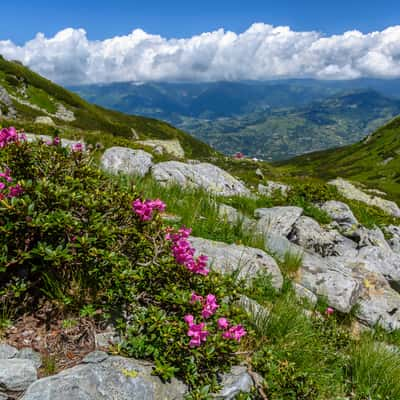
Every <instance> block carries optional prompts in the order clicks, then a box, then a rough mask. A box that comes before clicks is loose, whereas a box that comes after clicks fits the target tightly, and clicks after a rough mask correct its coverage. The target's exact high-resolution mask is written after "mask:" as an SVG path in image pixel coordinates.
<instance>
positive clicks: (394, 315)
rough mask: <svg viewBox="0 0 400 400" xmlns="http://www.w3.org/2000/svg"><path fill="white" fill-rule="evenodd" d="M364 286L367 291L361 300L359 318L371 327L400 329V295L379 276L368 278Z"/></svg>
mask: <svg viewBox="0 0 400 400" xmlns="http://www.w3.org/2000/svg"><path fill="white" fill-rule="evenodd" d="M364 286H365V287H366V291H365V292H364V294H363V296H362V298H361V299H360V301H359V305H360V308H359V310H358V313H357V318H358V319H360V320H361V321H362V322H364V323H366V324H368V325H369V326H370V327H375V326H376V325H380V326H382V327H383V328H384V329H386V330H388V331H393V330H395V329H400V295H399V294H398V293H397V292H395V291H394V290H393V289H392V288H390V286H389V285H388V284H387V283H386V282H385V281H384V280H382V279H379V277H378V278H377V279H374V278H371V277H370V279H366V280H365V282H364Z"/></svg>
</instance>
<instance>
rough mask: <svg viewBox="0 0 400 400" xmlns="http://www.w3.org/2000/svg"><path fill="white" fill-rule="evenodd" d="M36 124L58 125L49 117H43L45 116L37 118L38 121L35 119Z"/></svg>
mask: <svg viewBox="0 0 400 400" xmlns="http://www.w3.org/2000/svg"><path fill="white" fill-rule="evenodd" d="M35 124H42V125H49V126H56V124H55V123H54V121H53V120H52V119H51V118H50V117H48V116H46V115H43V116H40V117H36V119H35Z"/></svg>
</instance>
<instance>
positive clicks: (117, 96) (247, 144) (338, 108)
mask: <svg viewBox="0 0 400 400" xmlns="http://www.w3.org/2000/svg"><path fill="white" fill-rule="evenodd" d="M71 89H72V90H74V91H75V92H77V93H78V94H79V95H81V96H82V97H84V98H85V99H86V100H88V101H90V102H94V103H96V104H99V105H101V106H104V107H108V108H113V109H115V110H118V111H122V112H124V113H129V114H139V115H143V116H147V117H154V118H158V119H163V120H166V121H168V122H170V123H172V124H174V125H175V126H177V127H179V128H181V129H183V130H185V131H187V132H189V133H191V134H192V135H194V136H195V137H197V138H199V139H201V140H203V141H205V142H207V143H208V144H210V145H212V146H213V147H214V148H216V149H217V150H220V151H222V152H224V153H226V154H231V153H234V152H236V151H242V152H244V153H245V154H247V155H249V156H253V157H258V158H261V159H267V160H279V159H285V158H289V157H291V156H295V155H299V154H304V153H307V152H311V151H316V150H322V149H327V148H331V147H337V146H342V145H345V144H350V143H354V142H356V141H357V140H359V139H361V138H363V137H364V136H366V135H367V134H369V133H371V132H373V131H374V130H375V129H376V128H378V127H379V126H381V125H382V124H384V123H386V122H387V121H389V120H390V119H392V118H393V117H394V116H396V115H397V114H399V113H400V80H379V79H359V80H351V81H317V80H312V79H310V80H300V79H299V80H281V81H267V82H247V81H246V82H215V83H163V82H161V83H138V82H125V83H111V84H96V85H87V86H75V87H71Z"/></svg>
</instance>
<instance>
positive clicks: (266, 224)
mask: <svg viewBox="0 0 400 400" xmlns="http://www.w3.org/2000/svg"><path fill="white" fill-rule="evenodd" d="M302 214H303V209H302V208H300V207H294V206H287V207H271V208H258V209H257V210H255V211H254V216H255V217H256V218H258V219H259V221H258V223H257V230H258V231H259V232H262V233H265V234H270V233H273V234H276V235H280V236H288V235H289V233H290V232H291V230H292V228H293V225H294V224H295V223H296V221H297V220H298V219H299V218H300V217H301V215H302Z"/></svg>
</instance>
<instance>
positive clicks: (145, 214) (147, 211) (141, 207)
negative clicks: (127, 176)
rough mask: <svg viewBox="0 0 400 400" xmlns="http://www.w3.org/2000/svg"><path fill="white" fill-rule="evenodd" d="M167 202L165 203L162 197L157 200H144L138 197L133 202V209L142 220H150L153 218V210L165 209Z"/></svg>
mask: <svg viewBox="0 0 400 400" xmlns="http://www.w3.org/2000/svg"><path fill="white" fill-rule="evenodd" d="M165 207H166V206H165V203H163V202H162V201H161V200H160V199H156V200H146V201H144V202H143V201H142V200H140V199H136V200H135V201H134V202H133V203H132V208H133V211H134V212H135V213H136V214H137V215H138V216H139V218H140V220H141V221H143V222H144V221H150V220H151V219H152V218H153V211H154V210H157V211H161V212H162V211H164V210H165Z"/></svg>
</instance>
